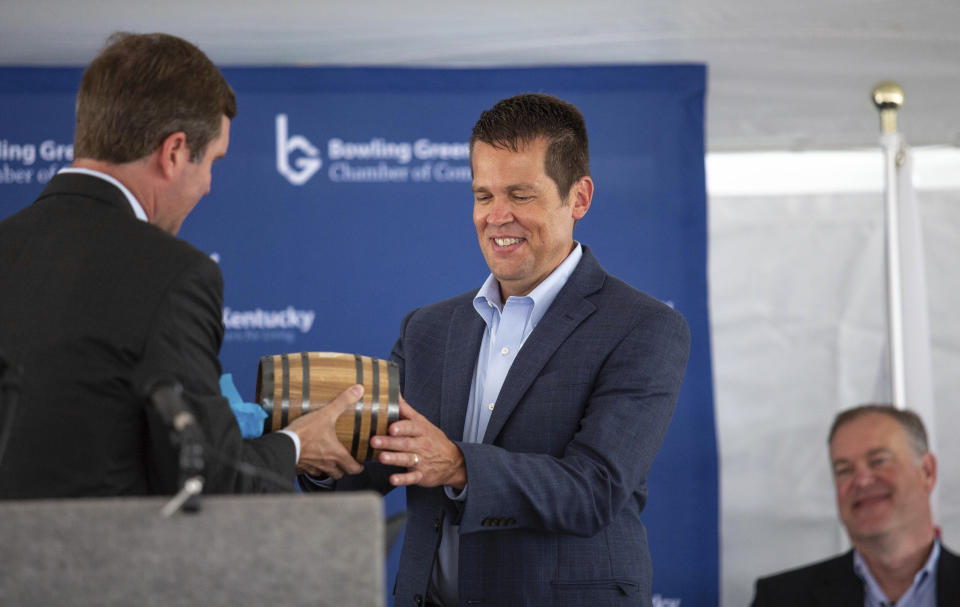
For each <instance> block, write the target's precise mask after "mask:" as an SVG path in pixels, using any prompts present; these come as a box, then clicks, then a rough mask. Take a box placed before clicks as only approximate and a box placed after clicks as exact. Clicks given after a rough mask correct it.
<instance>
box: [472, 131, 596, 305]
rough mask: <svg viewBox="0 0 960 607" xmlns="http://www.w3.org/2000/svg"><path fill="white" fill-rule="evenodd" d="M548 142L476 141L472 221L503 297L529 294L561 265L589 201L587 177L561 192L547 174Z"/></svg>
mask: <svg viewBox="0 0 960 607" xmlns="http://www.w3.org/2000/svg"><path fill="white" fill-rule="evenodd" d="M547 146H548V144H547V141H546V140H545V139H543V138H538V139H535V140H533V141H531V142H529V143H527V144H526V145H521V146H520V147H519V149H518V151H516V152H514V151H512V150H509V149H504V148H499V147H494V146H491V145H488V144H486V143H483V142H482V141H477V142H475V143H474V145H473V150H472V153H471V164H472V168H473V194H474V204H473V223H474V225H475V226H476V228H477V238H478V239H479V241H480V250H481V251H482V252H483V257H484V259H485V260H486V262H487V266H489V268H490V272H491V273H493V275H494V276H495V277H496V278H497V280H498V281H499V282H500V292H501V294H502V296H503V299H504V301H506V299H507V297H510V296H511V295H518V296H519V295H526V294H528V293H529V292H530V291H532V290H533V289H534V288H535V287H536V286H537V285H538V284H540V283H541V282H542V281H543V279H544V278H546V277H547V276H549V275H550V273H551V272H553V270H554V269H556V267H557V266H558V265H560V263H561V262H562V261H563V260H564V259H565V258H566V257H567V255H568V254H569V253H570V251H571V250H572V249H573V224H574V222H575V221H576V220H577V219H580V218H581V217H583V216H584V215H585V214H586V212H587V209H588V208H589V206H590V198H591V196H592V194H593V188H592V185H593V184H592V182H590V178H589V177H583V178H581V179H580V181H578V182H577V183H575V184H574V185H573V187H572V188H571V189H570V192H569V193H568V194H567V195H566V196H565V197H561V196H560V193H559V192H558V191H557V184H556V183H555V182H554V181H553V179H551V178H550V177H549V176H548V175H547V173H546V168H545V167H546V165H545V159H546V153H547ZM584 180H586V181H587V182H589V184H588V185H585V184H584ZM586 189H589V192H588V193H586V195H584V194H585V190H586Z"/></svg>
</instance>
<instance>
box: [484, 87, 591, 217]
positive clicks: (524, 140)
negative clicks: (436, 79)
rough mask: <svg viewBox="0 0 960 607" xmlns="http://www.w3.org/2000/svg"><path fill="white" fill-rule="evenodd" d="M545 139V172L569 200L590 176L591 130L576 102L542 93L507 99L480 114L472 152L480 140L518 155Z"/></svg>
mask: <svg viewBox="0 0 960 607" xmlns="http://www.w3.org/2000/svg"><path fill="white" fill-rule="evenodd" d="M541 137H542V138H543V139H545V140H546V141H547V157H546V161H545V163H546V166H545V167H544V170H545V171H546V173H547V176H548V177H550V178H551V179H553V181H554V183H556V184H557V190H558V191H559V193H560V197H561V198H563V199H566V197H567V195H568V194H569V193H570V188H572V187H573V184H574V183H576V182H577V180H579V179H580V178H581V177H587V176H589V175H590V146H589V142H588V141H587V127H586V125H585V124H584V121H583V115H582V114H581V113H580V110H578V109H577V107H576V106H575V105H573V104H572V103H568V102H566V101H563V100H562V99H558V98H556V97H554V96H552V95H544V94H542V93H527V94H523V95H517V96H515V97H510V98H508V99H503V100H501V101H499V102H497V104H496V105H494V106H493V107H492V108H490V109H489V110H486V111H484V112H483V113H482V114H481V115H480V119H479V120H477V124H476V125H474V127H473V134H472V135H471V137H470V152H471V154H472V153H473V146H474V144H475V143H476V142H477V141H482V142H483V143H486V144H487V145H490V146H493V147H495V148H500V149H508V150H510V151H513V152H517V151H519V150H520V148H522V147H524V146H525V145H527V144H529V143H532V142H533V141H534V140H535V139H538V138H541Z"/></svg>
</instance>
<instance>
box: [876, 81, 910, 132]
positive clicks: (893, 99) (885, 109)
mask: <svg viewBox="0 0 960 607" xmlns="http://www.w3.org/2000/svg"><path fill="white" fill-rule="evenodd" d="M873 104H874V105H875V106H877V109H878V110H879V111H880V132H881V133H882V134H884V135H887V134H889V133H896V132H897V110H899V109H900V107H901V106H902V105H903V89H902V88H900V85H899V84H897V83H896V82H893V81H892V80H886V81H884V82H880V83H878V84H877V85H876V86H875V87H873Z"/></svg>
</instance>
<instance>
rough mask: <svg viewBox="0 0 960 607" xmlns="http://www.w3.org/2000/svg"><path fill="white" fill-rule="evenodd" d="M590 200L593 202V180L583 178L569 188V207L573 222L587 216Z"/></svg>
mask: <svg viewBox="0 0 960 607" xmlns="http://www.w3.org/2000/svg"><path fill="white" fill-rule="evenodd" d="M591 200H593V179H590V177H587V176H583V177H581V178H580V179H578V180H577V182H576V183H575V184H573V187H572V188H570V206H571V207H572V208H571V211H572V213H573V219H574V220H575V221H576V220H578V219H582V218H583V216H584V215H586V214H587V211H588V210H590V201H591Z"/></svg>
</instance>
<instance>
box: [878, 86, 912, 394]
mask: <svg viewBox="0 0 960 607" xmlns="http://www.w3.org/2000/svg"><path fill="white" fill-rule="evenodd" d="M873 103H874V105H876V107H877V109H878V110H879V111H880V132H881V135H882V136H881V142H882V145H883V150H884V166H885V174H886V178H885V184H886V204H885V206H884V210H885V225H886V245H887V246H886V257H887V330H888V333H889V341H888V343H889V350H890V379H891V383H892V386H891V388H892V397H893V404H894V406H896V407H897V408H898V409H902V408H904V407H905V406H906V400H907V399H906V381H905V379H904V377H905V374H904V355H903V342H904V336H903V285H902V282H903V281H902V269H901V267H900V225H899V223H900V222H899V221H898V218H899V200H898V193H899V183H898V171H897V165H898V163H899V162H900V157H901V155H902V150H901V146H902V140H901V137H900V134H899V133H897V111H898V110H899V109H900V107H901V106H902V105H903V89H901V88H900V86H899V85H898V84H896V83H895V82H881V83H880V84H878V85H877V86H876V87H874V89H873Z"/></svg>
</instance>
